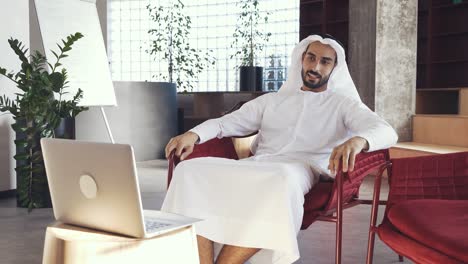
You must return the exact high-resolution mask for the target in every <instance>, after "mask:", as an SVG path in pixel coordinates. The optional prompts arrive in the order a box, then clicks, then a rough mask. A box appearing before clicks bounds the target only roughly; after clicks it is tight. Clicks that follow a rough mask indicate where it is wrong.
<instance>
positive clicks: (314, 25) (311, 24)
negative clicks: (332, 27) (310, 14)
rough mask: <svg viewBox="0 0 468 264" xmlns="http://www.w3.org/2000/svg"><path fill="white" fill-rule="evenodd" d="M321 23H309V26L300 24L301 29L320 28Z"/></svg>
mask: <svg viewBox="0 0 468 264" xmlns="http://www.w3.org/2000/svg"><path fill="white" fill-rule="evenodd" d="M322 25H323V24H322V22H317V23H309V24H302V25H301V27H318V26H320V27H321V26H322Z"/></svg>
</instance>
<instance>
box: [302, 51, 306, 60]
mask: <svg viewBox="0 0 468 264" xmlns="http://www.w3.org/2000/svg"><path fill="white" fill-rule="evenodd" d="M305 55H306V52H305V51H304V52H302V61H304V57H305Z"/></svg>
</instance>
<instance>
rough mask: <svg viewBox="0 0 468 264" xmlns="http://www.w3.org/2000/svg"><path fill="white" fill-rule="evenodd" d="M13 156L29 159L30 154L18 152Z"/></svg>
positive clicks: (19, 158) (16, 158)
mask: <svg viewBox="0 0 468 264" xmlns="http://www.w3.org/2000/svg"><path fill="white" fill-rule="evenodd" d="M13 158H14V159H15V160H28V159H29V154H26V153H20V154H16V155H15V156H13Z"/></svg>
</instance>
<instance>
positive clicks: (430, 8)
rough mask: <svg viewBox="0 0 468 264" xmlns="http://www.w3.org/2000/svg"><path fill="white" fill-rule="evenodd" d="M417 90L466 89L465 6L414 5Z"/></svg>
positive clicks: (447, 1) (438, 1) (442, 2)
mask: <svg viewBox="0 0 468 264" xmlns="http://www.w3.org/2000/svg"><path fill="white" fill-rule="evenodd" d="M418 9H419V11H418V50H417V53H418V54H417V57H418V60H417V61H418V65H417V67H418V68H417V77H416V78H417V79H416V85H417V87H418V88H439V87H466V86H468V74H466V72H468V53H467V52H465V50H466V48H465V47H466V46H467V45H468V23H466V17H467V16H468V2H466V1H463V2H462V3H458V4H455V3H454V2H453V1H452V0H431V1H428V0H419V1H418Z"/></svg>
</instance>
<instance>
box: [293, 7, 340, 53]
mask: <svg viewBox="0 0 468 264" xmlns="http://www.w3.org/2000/svg"><path fill="white" fill-rule="evenodd" d="M348 21H349V0H301V2H300V16H299V38H300V40H302V39H304V38H306V37H307V36H309V35H311V34H314V33H322V34H323V33H327V34H331V35H332V36H334V37H335V38H337V39H338V40H340V42H341V43H343V45H344V46H345V50H347V47H348V31H349V26H348Z"/></svg>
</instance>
